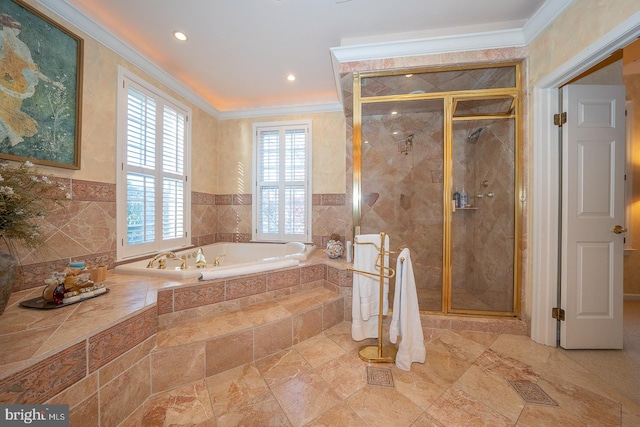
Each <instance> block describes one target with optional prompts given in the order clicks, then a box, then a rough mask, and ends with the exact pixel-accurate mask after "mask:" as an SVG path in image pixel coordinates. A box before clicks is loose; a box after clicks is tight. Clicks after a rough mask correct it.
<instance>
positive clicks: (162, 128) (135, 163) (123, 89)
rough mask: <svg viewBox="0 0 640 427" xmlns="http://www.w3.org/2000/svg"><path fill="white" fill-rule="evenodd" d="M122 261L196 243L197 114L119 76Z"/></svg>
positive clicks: (125, 74)
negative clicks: (193, 119) (193, 122)
mask: <svg viewBox="0 0 640 427" xmlns="http://www.w3.org/2000/svg"><path fill="white" fill-rule="evenodd" d="M118 82H119V85H118V86H119V87H118V123H117V126H118V149H117V158H118V161H117V166H118V170H117V186H116V188H117V190H116V192H117V215H118V216H117V217H118V232H117V234H118V259H125V258H130V257H135V256H140V255H144V254H149V253H156V252H159V251H162V250H170V249H177V248H180V247H183V246H188V245H189V244H190V236H189V234H190V231H191V230H190V225H191V224H190V216H191V212H190V211H191V200H190V199H191V197H190V195H191V187H190V184H189V181H188V179H187V178H188V175H189V172H190V166H189V152H190V144H191V141H190V129H189V117H190V115H191V111H190V110H189V109H188V108H186V107H184V106H182V105H180V104H179V103H177V102H176V101H175V100H173V99H172V98H170V97H169V96H168V95H166V94H164V93H163V92H161V91H160V90H158V89H157V88H155V87H153V86H151V85H149V84H148V83H147V82H145V81H143V80H142V79H140V78H139V77H137V76H135V75H134V74H132V73H130V72H128V71H127V70H125V69H124V68H119V73H118Z"/></svg>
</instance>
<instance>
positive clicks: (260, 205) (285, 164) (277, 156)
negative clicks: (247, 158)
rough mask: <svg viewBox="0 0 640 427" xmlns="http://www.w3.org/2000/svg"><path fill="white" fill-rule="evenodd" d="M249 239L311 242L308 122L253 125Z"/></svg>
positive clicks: (309, 136) (309, 131) (309, 128)
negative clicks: (251, 202)
mask: <svg viewBox="0 0 640 427" xmlns="http://www.w3.org/2000/svg"><path fill="white" fill-rule="evenodd" d="M253 135H254V143H253V146H254V156H253V176H254V178H255V179H254V188H253V194H254V201H255V202H254V203H253V206H252V208H253V239H254V240H261V241H277V242H290V241H303V242H310V241H311V122H310V121H301V122H287V123H257V124H255V125H254V133H253Z"/></svg>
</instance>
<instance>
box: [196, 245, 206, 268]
mask: <svg viewBox="0 0 640 427" xmlns="http://www.w3.org/2000/svg"><path fill="white" fill-rule="evenodd" d="M206 265H207V260H206V258H205V257H204V251H203V250H202V248H198V252H197V253H196V268H204V267H205V266H206Z"/></svg>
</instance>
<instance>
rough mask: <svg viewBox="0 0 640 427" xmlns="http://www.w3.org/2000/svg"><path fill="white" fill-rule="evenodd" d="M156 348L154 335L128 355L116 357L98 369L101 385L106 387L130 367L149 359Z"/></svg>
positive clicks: (127, 353)
mask: <svg viewBox="0 0 640 427" xmlns="http://www.w3.org/2000/svg"><path fill="white" fill-rule="evenodd" d="M155 348H156V336H155V335H153V336H152V337H150V338H148V339H147V340H145V341H144V342H142V343H140V344H138V345H137V346H135V347H133V348H132V349H131V350H129V351H127V352H126V353H124V354H122V355H120V356H118V357H116V358H115V359H113V360H112V361H111V362H109V363H107V364H106V365H104V366H103V367H101V368H100V369H98V371H97V374H98V380H99V385H100V386H104V385H105V384H107V383H108V382H110V381H111V380H113V379H114V378H116V377H117V376H119V375H121V374H122V373H123V372H124V371H126V370H127V369H129V367H131V366H133V365H135V364H136V363H138V362H140V361H141V360H142V359H144V358H145V357H148V356H149V354H150V353H151V352H152V351H153V349H155Z"/></svg>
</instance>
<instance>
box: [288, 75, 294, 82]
mask: <svg viewBox="0 0 640 427" xmlns="http://www.w3.org/2000/svg"><path fill="white" fill-rule="evenodd" d="M295 79H296V76H294V75H293V74H289V75H288V76H287V80H289V81H290V82H292V81H294V80H295Z"/></svg>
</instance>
